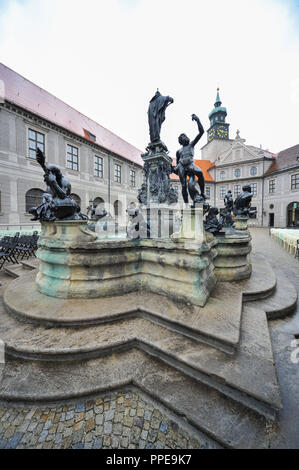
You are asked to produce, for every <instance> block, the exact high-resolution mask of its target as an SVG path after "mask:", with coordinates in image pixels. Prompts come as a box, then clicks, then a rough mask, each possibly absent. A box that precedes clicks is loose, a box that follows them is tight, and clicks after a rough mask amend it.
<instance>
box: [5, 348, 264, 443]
mask: <svg viewBox="0 0 299 470" xmlns="http://www.w3.org/2000/svg"><path fill="white" fill-rule="evenodd" d="M130 384H133V385H135V386H137V387H139V388H140V389H141V390H143V391H144V392H145V393H148V394H149V395H150V396H152V397H153V398H155V399H156V400H158V401H160V402H161V403H162V404H163V405H165V406H167V407H168V408H169V409H171V410H172V411H174V412H175V413H176V414H178V415H179V416H182V417H184V418H185V419H186V420H187V421H188V422H189V423H191V424H192V425H193V426H195V427H196V428H198V429H199V430H200V431H202V432H204V433H205V434H207V435H208V436H210V437H211V438H212V439H214V440H216V441H217V442H218V443H219V444H221V445H222V446H224V447H229V448H267V447H268V446H269V441H270V434H271V425H270V424H269V423H267V422H266V420H265V419H264V418H263V417H260V416H258V415H257V414H256V413H254V412H253V411H249V410H248V409H247V408H245V407H244V406H242V405H241V404H238V403H235V402H232V401H231V400H230V399H228V398H227V397H224V396H222V394H220V393H218V392H217V391H211V389H210V388H209V387H206V386H205V385H203V384H201V383H199V382H197V381H195V380H193V379H191V378H188V377H186V376H185V375H184V374H182V373H181V372H179V371H176V370H174V369H173V368H170V367H169V366H167V365H165V364H163V363H161V362H160V361H157V360H156V359H154V358H151V357H149V356H147V355H145V354H144V353H143V352H141V351H137V350H135V349H132V350H130V351H127V352H122V353H118V354H114V355H113V356H107V357H102V358H98V359H94V360H89V361H85V362H74V363H66V364H65V363H43V364H41V363H38V362H33V363H31V362H19V361H15V360H8V362H7V363H6V364H5V365H4V366H2V367H1V366H0V400H5V401H10V402H12V401H22V402H31V403H33V402H34V403H36V402H53V401H57V400H66V399H73V398H75V397H82V396H88V395H93V394H95V393H100V392H102V391H107V390H112V389H115V388H119V387H124V386H127V385H130Z"/></svg>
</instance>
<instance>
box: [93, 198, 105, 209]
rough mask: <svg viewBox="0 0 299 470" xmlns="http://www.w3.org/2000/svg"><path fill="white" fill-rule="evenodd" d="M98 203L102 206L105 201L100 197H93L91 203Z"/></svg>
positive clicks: (96, 204)
mask: <svg viewBox="0 0 299 470" xmlns="http://www.w3.org/2000/svg"><path fill="white" fill-rule="evenodd" d="M99 204H102V206H103V207H104V205H105V201H104V199H103V198H101V197H96V198H95V199H94V201H93V205H94V206H95V207H97V206H98V205H99Z"/></svg>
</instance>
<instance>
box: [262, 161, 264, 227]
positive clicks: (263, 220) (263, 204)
mask: <svg viewBox="0 0 299 470" xmlns="http://www.w3.org/2000/svg"><path fill="white" fill-rule="evenodd" d="M264 173H265V157H264V158H263V175H262V227H263V226H264V186H265V179H264Z"/></svg>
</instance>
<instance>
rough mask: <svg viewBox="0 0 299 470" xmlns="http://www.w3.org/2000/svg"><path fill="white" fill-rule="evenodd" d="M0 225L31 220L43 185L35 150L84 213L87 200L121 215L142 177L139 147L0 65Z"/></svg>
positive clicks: (135, 194) (42, 190)
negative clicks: (56, 169) (68, 187)
mask: <svg viewBox="0 0 299 470" xmlns="http://www.w3.org/2000/svg"><path fill="white" fill-rule="evenodd" d="M0 83H1V87H0V90H2V95H3V96H2V97H0V98H2V99H1V102H0V229H1V228H2V229H3V228H5V227H13V226H16V227H17V226H18V225H21V226H26V224H30V219H31V217H32V216H31V215H30V214H29V213H28V209H29V208H30V207H32V206H36V205H38V204H39V203H40V202H41V197H42V194H43V192H44V191H45V189H46V187H45V184H44V182H43V171H42V169H41V168H40V166H39V164H38V163H37V161H36V149H37V147H39V148H40V149H41V150H42V151H44V152H45V155H46V159H47V163H49V164H55V165H58V166H59V167H60V168H61V170H62V172H63V174H64V175H65V176H66V177H67V178H68V179H69V180H70V182H71V185H72V196H73V197H74V199H76V200H77V202H78V203H79V204H80V205H81V210H82V212H83V213H86V209H87V207H88V206H89V205H90V202H91V201H95V202H96V203H104V204H105V208H106V210H108V211H109V212H110V213H111V214H112V215H116V216H118V215H120V214H121V213H123V212H124V211H125V209H126V208H127V207H128V205H129V204H130V203H131V202H135V201H136V197H137V193H138V188H140V186H141V184H142V181H143V170H142V167H143V161H142V158H141V153H142V152H141V151H140V150H138V149H137V148H135V147H134V146H132V145H131V144H129V143H128V142H126V141H124V140H123V139H121V138H120V137H118V136H116V135H115V134H113V133H112V132H110V131H108V130H107V129H105V128H104V127H102V126H100V125H99V124H97V123H96V122H95V121H93V120H91V119H89V118H87V117H86V116H84V115H82V114H81V113H80V112H78V111H76V110H75V109H73V108H72V107H70V106H68V105H67V104H65V103H64V102H63V101H61V100H59V99H58V98H56V97H55V96H53V95H51V94H50V93H48V92H46V91H45V90H43V89H41V88H40V87H38V86H37V85H35V84H33V83H32V82H30V81H29V80H26V79H25V78H23V77H22V76H20V75H19V74H17V73H16V72H14V71H12V70H10V69H9V68H8V67H6V66H4V65H3V64H0Z"/></svg>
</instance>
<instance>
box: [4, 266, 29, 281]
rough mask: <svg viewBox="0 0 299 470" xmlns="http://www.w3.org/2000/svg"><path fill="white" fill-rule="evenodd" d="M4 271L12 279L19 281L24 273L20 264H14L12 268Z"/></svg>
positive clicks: (8, 267) (9, 267)
mask: <svg viewBox="0 0 299 470" xmlns="http://www.w3.org/2000/svg"><path fill="white" fill-rule="evenodd" d="M3 271H4V272H5V273H6V274H8V275H9V276H10V277H13V278H14V279H18V278H19V277H20V276H22V274H24V273H23V266H22V265H20V264H14V265H12V266H6V267H4V268H3Z"/></svg>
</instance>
